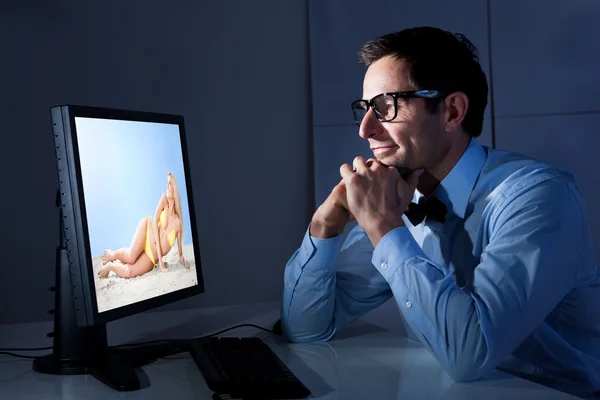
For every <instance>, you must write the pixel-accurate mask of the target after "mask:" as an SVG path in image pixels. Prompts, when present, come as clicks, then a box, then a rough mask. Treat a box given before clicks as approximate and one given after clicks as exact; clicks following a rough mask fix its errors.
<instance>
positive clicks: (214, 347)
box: [188, 337, 310, 399]
mask: <svg viewBox="0 0 600 400" xmlns="http://www.w3.org/2000/svg"><path fill="white" fill-rule="evenodd" d="M188 350H189V352H190V354H191V356H192V358H193V360H194V361H195V363H196V365H197V366H198V368H199V369H200V371H201V372H202V375H203V376H204V379H205V380H206V383H207V385H208V387H209V388H210V389H211V390H212V391H213V392H215V393H217V394H222V395H229V396H231V397H232V398H241V399H302V398H305V397H308V396H309V395H310V390H308V389H307V388H306V386H304V384H302V382H300V380H299V379H298V378H297V377H296V376H295V375H294V374H293V373H292V372H291V371H290V370H289V369H288V367H287V366H286V365H285V364H284V363H283V361H281V359H279V357H277V355H276V354H275V353H274V352H273V350H271V348H270V347H269V346H268V345H267V344H266V343H265V342H263V341H262V340H261V339H259V338H216V337H213V338H208V339H198V340H192V341H190V343H189V348H188Z"/></svg>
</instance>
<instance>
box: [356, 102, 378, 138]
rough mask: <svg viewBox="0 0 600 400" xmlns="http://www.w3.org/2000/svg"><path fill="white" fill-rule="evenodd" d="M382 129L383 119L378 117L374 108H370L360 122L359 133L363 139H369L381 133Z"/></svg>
mask: <svg viewBox="0 0 600 400" xmlns="http://www.w3.org/2000/svg"><path fill="white" fill-rule="evenodd" d="M382 130H383V125H382V124H381V121H379V120H378V119H377V116H376V115H375V112H374V111H373V109H372V108H369V111H367V113H366V114H365V116H364V118H363V120H362V121H361V123H360V128H359V130H358V135H359V136H360V137H361V138H363V139H369V138H372V137H373V136H377V135H378V134H380V133H381V132H382Z"/></svg>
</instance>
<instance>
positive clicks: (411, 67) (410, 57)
mask: <svg viewBox="0 0 600 400" xmlns="http://www.w3.org/2000/svg"><path fill="white" fill-rule="evenodd" d="M386 56H392V57H395V58H397V59H401V60H403V61H405V62H406V63H407V66H408V71H409V72H408V75H409V81H410V84H411V85H412V86H413V87H414V88H415V89H427V90H439V91H442V92H445V93H446V94H449V93H452V92H457V91H460V92H463V93H465V95H466V96H467V97H468V98H469V108H468V110H467V115H466V116H465V118H464V120H463V122H462V127H463V129H464V130H465V132H466V133H467V134H469V135H471V136H474V137H477V136H479V135H480V134H481V129H482V125H483V113H484V111H485V107H486V106H487V97H488V85H487V80H486V76H485V73H484V72H483V70H482V69H481V66H480V65H479V58H478V56H477V49H476V48H475V46H474V45H473V43H471V42H470V41H469V40H468V39H467V38H466V37H465V36H464V35H462V34H460V33H457V34H453V33H451V32H448V31H443V30H441V29H439V28H433V27H415V28H409V29H404V30H402V31H399V32H394V33H389V34H387V35H384V36H380V37H379V38H377V39H375V40H372V41H369V42H367V43H365V44H364V45H363V46H362V47H361V49H360V50H359V61H360V63H361V64H363V65H365V66H367V67H368V66H369V65H371V64H372V63H373V62H375V61H377V60H379V59H380V58H383V57H386ZM426 101H427V108H428V111H429V112H431V113H433V112H435V110H436V109H437V106H438V104H439V102H440V100H439V99H426Z"/></svg>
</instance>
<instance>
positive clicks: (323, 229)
mask: <svg viewBox="0 0 600 400" xmlns="http://www.w3.org/2000/svg"><path fill="white" fill-rule="evenodd" d="M343 231H344V227H343V226H341V227H340V226H337V225H335V224H328V223H327V222H325V221H321V220H319V219H316V218H313V220H312V221H311V223H310V229H309V233H310V236H312V237H315V238H318V239H328V238H332V237H334V236H337V235H340V234H342V232H343Z"/></svg>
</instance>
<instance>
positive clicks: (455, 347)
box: [281, 139, 600, 395]
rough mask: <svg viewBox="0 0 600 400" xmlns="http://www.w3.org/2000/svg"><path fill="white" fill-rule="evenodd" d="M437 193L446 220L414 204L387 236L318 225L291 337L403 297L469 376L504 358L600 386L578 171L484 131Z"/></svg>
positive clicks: (434, 347)
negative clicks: (416, 215)
mask: <svg viewBox="0 0 600 400" xmlns="http://www.w3.org/2000/svg"><path fill="white" fill-rule="evenodd" d="M433 195H435V196H436V197H438V198H439V199H440V200H442V201H443V202H444V203H445V204H446V205H447V207H448V210H449V211H448V214H447V217H446V221H445V222H444V223H443V224H442V223H439V222H437V221H434V220H429V219H427V218H426V219H425V221H424V222H423V223H422V224H420V225H418V226H412V224H411V223H410V222H409V221H408V219H407V218H406V217H404V221H405V223H406V226H404V227H399V228H396V229H394V230H392V231H390V232H389V233H388V234H387V235H385V236H384V237H383V238H382V239H381V241H380V242H379V243H378V244H377V246H376V247H375V248H373V245H372V244H371V242H370V240H369V238H368V237H367V235H366V233H365V232H364V231H363V230H362V229H361V228H360V227H359V226H356V227H355V228H354V229H352V230H351V231H350V233H349V234H348V236H347V237H346V238H345V240H344V241H342V240H343V239H342V238H343V236H342V235H340V236H337V237H333V238H328V239H318V238H314V237H311V236H310V234H309V229H307V231H306V234H305V236H304V239H303V242H302V245H301V247H300V248H299V249H298V250H297V251H296V252H295V253H294V254H293V255H292V257H291V258H290V260H289V261H288V263H287V265H286V268H285V275H284V293H283V303H282V310H281V321H282V328H283V331H284V334H285V335H286V336H287V338H288V339H289V340H291V341H296V342H300V341H302V342H305V341H322V340H329V339H331V338H332V337H333V336H334V335H335V333H336V332H338V331H339V330H340V329H342V328H343V327H344V326H346V325H347V324H348V323H350V322H352V321H353V320H355V319H357V318H359V317H361V316H363V315H364V314H366V313H367V312H369V311H371V310H373V309H374V308H375V307H378V306H380V305H382V304H383V303H385V302H386V301H387V300H388V299H390V298H391V297H392V296H393V297H394V300H395V302H396V303H397V305H398V307H399V309H400V313H401V315H402V318H403V319H404V320H405V321H404V322H405V325H408V327H409V328H410V330H412V332H411V333H410V334H411V335H414V336H413V337H414V338H416V339H418V340H420V341H421V343H422V344H423V345H424V346H426V347H427V348H428V349H429V350H430V351H431V353H432V354H433V355H434V356H435V357H436V359H437V360H438V361H439V363H440V364H441V366H442V367H443V368H444V370H445V371H446V372H447V374H448V375H449V376H450V377H451V378H453V379H455V380H475V379H479V378H485V377H486V376H487V375H488V374H489V373H490V372H491V371H492V370H493V369H494V368H498V369H501V370H503V371H507V372H511V373H514V374H516V375H519V376H523V377H527V378H530V379H532V380H535V381H538V382H541V383H545V384H548V385H550V386H554V387H557V388H559V389H561V390H565V391H569V392H571V393H574V394H578V395H585V394H587V393H591V392H593V391H596V390H600V311H599V310H600V270H599V268H598V266H597V264H596V258H595V254H594V250H593V245H592V239H591V234H590V229H589V222H588V217H587V215H586V210H585V207H584V204H583V201H582V199H581V195H580V193H579V190H578V188H577V187H576V184H575V182H574V180H573V177H572V176H571V175H570V174H568V173H566V172H564V171H560V170H557V169H554V168H552V167H550V166H548V165H546V164H544V163H542V162H539V161H536V160H532V159H529V158H526V157H524V156H522V155H519V154H516V153H512V152H507V151H500V150H496V149H492V148H489V147H487V146H482V145H480V144H479V143H478V141H477V140H476V139H472V140H471V142H470V144H469V147H468V149H467V150H466V152H465V153H464V154H463V156H462V158H461V159H460V161H459V162H458V163H457V164H456V165H455V167H454V168H453V169H452V171H451V172H450V173H449V174H448V176H447V177H446V178H445V179H444V180H443V181H442V182H441V183H440V185H439V186H438V188H437V189H436V191H435V192H434V193H433ZM421 196H422V195H421V194H420V193H418V191H417V192H415V197H414V199H413V200H414V201H418V199H419V198H420V197H421Z"/></svg>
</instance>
